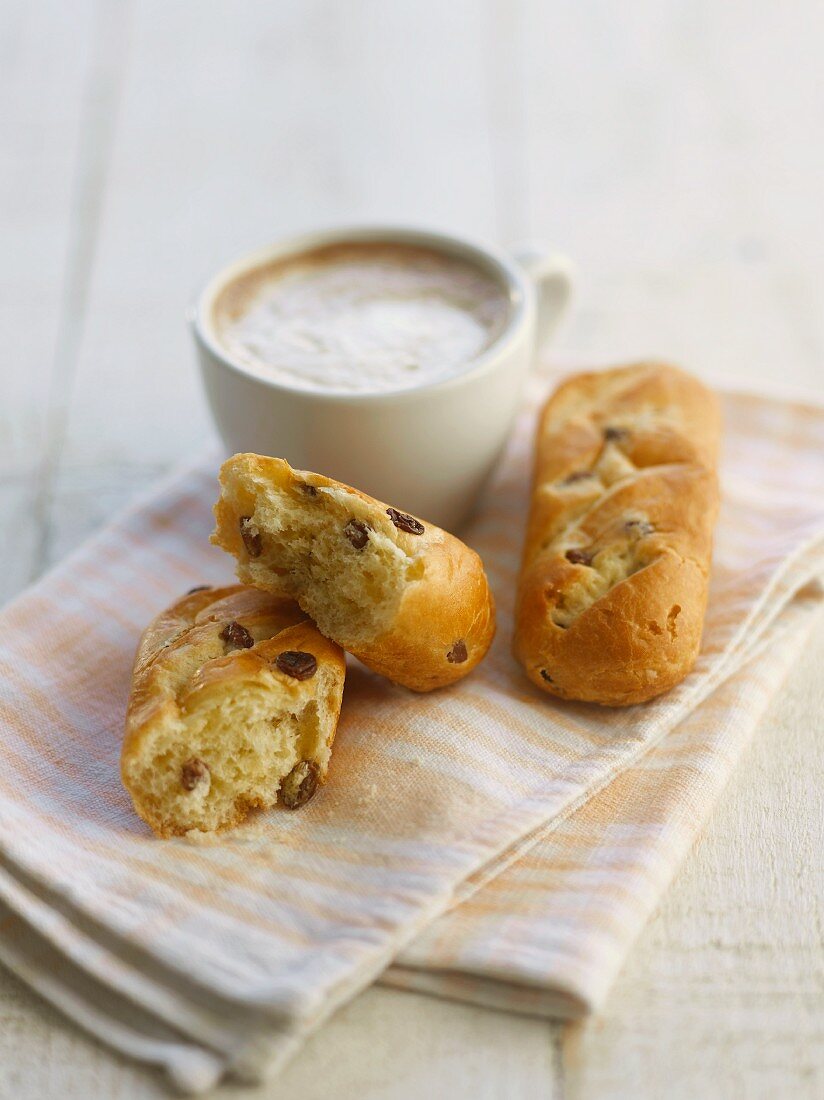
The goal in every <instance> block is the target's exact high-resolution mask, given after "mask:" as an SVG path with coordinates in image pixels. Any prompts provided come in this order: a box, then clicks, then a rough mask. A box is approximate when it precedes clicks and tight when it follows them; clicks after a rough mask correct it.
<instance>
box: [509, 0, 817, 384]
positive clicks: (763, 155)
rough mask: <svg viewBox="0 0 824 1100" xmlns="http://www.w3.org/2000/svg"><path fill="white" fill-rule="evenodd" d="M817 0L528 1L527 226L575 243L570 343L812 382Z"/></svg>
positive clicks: (587, 355)
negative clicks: (767, 0)
mask: <svg viewBox="0 0 824 1100" xmlns="http://www.w3.org/2000/svg"><path fill="white" fill-rule="evenodd" d="M823 35H824V9H822V8H821V6H820V5H816V4H812V3H805V4H797V5H793V6H791V7H790V8H788V7H787V6H786V5H774V4H761V5H756V6H755V7H753V6H752V5H750V4H744V3H741V2H734V3H727V4H721V5H719V4H714V3H712V2H711V0H700V2H697V3H691V4H689V5H686V4H681V3H668V4H661V3H659V2H657V0H641V2H640V3H635V4H633V5H630V6H626V5H624V6H620V7H619V6H614V5H607V4H583V5H561V6H558V5H552V6H549V5H546V4H543V3H541V0H524V17H523V20H522V36H521V54H520V57H521V64H520V65H519V67H518V72H519V73H520V74H522V78H523V80H524V82H525V90H524V94H523V103H524V112H525V121H524V122H523V126H524V129H525V132H526V135H527V146H528V148H527V154H526V161H527V180H526V183H525V187H524V191H523V194H524V196H525V199H526V201H527V203H528V208H529V214H528V221H529V224H530V228H531V232H532V234H533V235H535V236H536V237H538V238H545V239H548V240H550V241H552V242H556V243H558V244H560V245H561V246H562V247H564V248H565V249H567V250H568V251H569V252H570V253H571V254H572V255H573V256H574V257H575V258H576V260H577V261H578V263H579V265H580V270H581V287H580V294H579V297H578V310H577V313H576V315H575V317H574V319H573V323H572V324H570V325H569V326H568V327H567V329H566V330H565V332H564V333H563V336H562V339H563V342H564V346H565V347H566V348H567V349H572V350H574V353H575V354H576V355H578V356H580V357H581V358H582V359H596V360H602V359H604V358H618V359H621V358H631V357H638V356H645V355H656V356H668V357H673V358H675V359H678V360H681V361H683V362H684V363H685V364H687V365H689V366H691V367H692V368H694V369H696V370H699V371H701V372H703V373H705V374H707V375H731V376H733V377H735V378H736V379H738V380H739V381H747V380H749V379H750V378H751V377H752V375H753V373H755V374H756V375H762V376H772V377H776V376H778V377H783V376H785V375H786V373H791V374H792V376H793V378H794V379H795V381H796V382H797V383H798V384H804V385H806V386H808V387H812V386H818V387H819V391H820V392H824V376H822V368H821V358H822V351H824V327H823V326H824V321H823V320H822V318H823V317H824V308H823V307H824V278H822V264H821V256H822V254H824V223H823V222H822V219H820V218H819V217H818V216H817V213H816V211H817V210H818V207H819V205H820V201H821V199H820V196H821V193H822V185H824V154H822V148H821V142H820V140H818V135H820V126H821V117H822V111H824V85H822V82H821V80H820V44H821V41H822V36H823Z"/></svg>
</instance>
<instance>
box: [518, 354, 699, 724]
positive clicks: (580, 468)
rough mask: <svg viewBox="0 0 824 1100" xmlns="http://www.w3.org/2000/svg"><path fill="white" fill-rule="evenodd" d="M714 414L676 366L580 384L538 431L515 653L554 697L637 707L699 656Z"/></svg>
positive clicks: (638, 368)
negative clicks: (635, 705)
mask: <svg viewBox="0 0 824 1100" xmlns="http://www.w3.org/2000/svg"><path fill="white" fill-rule="evenodd" d="M719 435H720V416H719V410H718V403H717V401H716V399H715V397H714V396H713V394H712V393H710V391H709V390H708V389H707V388H706V387H705V386H703V385H702V384H701V383H700V382H699V381H698V380H697V379H695V378H692V377H691V376H690V375H688V374H685V373H684V372H683V371H680V370H678V369H676V368H675V367H670V366H666V365H663V364H659V363H639V364H636V365H632V366H628V367H619V368H616V369H613V370H604V371H599V372H596V373H587V374H578V375H575V376H574V377H572V378H569V379H568V380H567V381H565V382H564V383H563V384H562V385H561V386H560V387H559V389H558V390H557V391H556V392H555V393H554V394H553V396H552V397H551V398H550V399H549V401H548V402H547V404H546V406H545V407H544V410H543V413H542V415H541V418H540V422H539V426H538V433H537V440H536V455H535V475H534V482H533V489H532V504H531V510H530V516H529V523H528V527H527V537H526V544H525V547H524V555H523V562H522V567H521V574H520V580H519V586H518V600H517V607H516V616H515V637H514V652H515V656H516V657H517V658H518V660H519V661H520V662H521V663H522V664H523V666H524V668H525V670H526V672H527V675H528V676H529V678H530V679H531V680H532V681H533V682H534V683H535V684H537V685H538V687H540V688H542V689H543V690H544V691H546V692H549V693H550V694H552V695H558V696H560V697H561V698H564V699H581V700H586V701H589V702H595V703H602V704H607V705H612V706H623V705H626V704H631V703H640V702H643V701H644V700H646V699H651V698H652V697H653V696H656V695H660V694H661V693H662V692H664V691H667V690H668V689H669V688H671V687H673V686H674V685H675V684H677V683H678V682H679V681H680V680H682V679H683V678H684V676H686V674H687V673H688V672H689V671H690V669H691V668H692V666H693V664H694V663H695V659H696V657H697V656H698V651H699V648H700V643H701V631H702V627H703V622H704V612H705V609H706V604H707V589H708V583H709V570H710V557H711V551H712V532H713V526H714V523H715V517H716V514H717V511H718V485H717V478H716V473H715V463H716V455H717V450H718V442H719Z"/></svg>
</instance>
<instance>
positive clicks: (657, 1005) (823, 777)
mask: <svg viewBox="0 0 824 1100" xmlns="http://www.w3.org/2000/svg"><path fill="white" fill-rule="evenodd" d="M822 667H824V621H821V622H819V625H818V629H817V630H816V633H815V635H814V638H813V641H812V644H811V645H810V646H809V647H808V648H807V651H806V653H805V655H804V658H803V660H802V661H801V662H800V663H799V666H798V667H797V668H796V669H795V670H794V671H793V673H792V675H791V677H790V679H789V681H788V683H787V685H786V687H785V689H784V690H783V691H782V692H781V693H780V694H779V695H778V697H777V698H776V700H775V701H774V703H773V704H772V706H771V708H770V710H769V712H768V713H767V715H766V716H765V718H764V721H763V722H762V723H761V725H760V728H759V729H758V731H757V732H756V735H755V740H754V744H753V747H752V749H751V751H750V752H749V754H748V755H747V756H746V757H745V759H744V760H743V761H742V763H741V765H740V766H739V768H738V770H737V771H736V773H735V775H734V777H733V779H732V781H731V783H730V785H729V787H728V789H727V791H726V792H725V794H724V796H723V798H722V799H721V801H720V803H719V805H718V807H717V809H716V811H715V813H714V814H713V817H712V819H711V821H710V824H709V826H708V828H707V831H706V833H705V834H704V836H703V837H702V839H701V840H700V842H699V843H698V845H697V847H696V849H695V850H694V851H693V853H692V854H691V856H690V858H689V860H688V861H687V864H686V865H685V867H684V869H683V870H682V872H681V874H680V875H679V877H678V878H677V880H676V882H675V883H674V885H673V886H672V887H671V888H670V890H669V892H668V894H667V895H666V897H665V898H664V900H663V903H662V905H661V908H660V910H659V912H658V913H657V914H656V916H655V917H654V919H653V920H652V921H651V922H650V924H649V926H648V927H647V928H646V929H645V930H644V932H643V933H642V935H641V937H640V938H639V941H638V943H637V944H636V946H635V948H634V950H633V952H632V954H631V955H630V957H629V959H628V961H627V964H626V967H625V969H624V972H623V973H622V974H621V976H620V977H619V979H618V981H617V983H616V985H615V987H614V989H613V991H612V993H611V996H610V999H609V1001H608V1003H607V1006H606V1009H605V1011H604V1014H603V1016H602V1018H601V1019H598V1020H593V1021H591V1022H589V1023H586V1024H584V1025H582V1026H580V1027H575V1028H570V1029H569V1031H568V1033H567V1035H566V1037H565V1040H564V1046H563V1059H564V1074H565V1079H566V1082H567V1087H568V1094H569V1095H572V1096H575V1097H576V1100H596V1098H597V1100H602V1098H603V1097H610V1098H613V1097H614V1098H616V1100H617V1098H624V1097H626V1098H630V1097H632V1098H635V1097H646V1096H649V1097H659V1096H666V1097H668V1098H669V1100H694V1098H695V1097H706V1098H708V1100H739V1098H740V1097H744V1096H746V1097H747V1100H773V1098H774V1097H779V1096H782V1097H783V1096H792V1097H795V1098H799V1100H817V1098H818V1097H820V1096H821V1095H822V1094H824V1011H822V1009H824V1003H823V1002H824V997H822V983H821V976H822V965H821V963H822V959H821V946H822V929H821V914H822V912H824V877H822V876H824V868H823V867H822V852H824V801H823V800H822V792H823V791H824V739H822V736H821V734H822V717H821V716H822V714H823V713H824V685H822V683H821V675H820V673H821V668H822Z"/></svg>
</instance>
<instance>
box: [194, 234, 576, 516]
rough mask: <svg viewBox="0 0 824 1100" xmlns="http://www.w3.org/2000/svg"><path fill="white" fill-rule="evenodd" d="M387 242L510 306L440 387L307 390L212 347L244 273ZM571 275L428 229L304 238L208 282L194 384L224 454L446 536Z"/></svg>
mask: <svg viewBox="0 0 824 1100" xmlns="http://www.w3.org/2000/svg"><path fill="white" fill-rule="evenodd" d="M344 241H345V242H362V241H388V242H393V243H400V244H410V245H418V246H423V247H428V248H434V249H437V250H438V251H441V252H444V253H446V254H447V255H451V256H459V257H462V258H463V259H466V260H469V261H470V262H472V263H474V264H476V265H477V266H478V267H480V268H481V269H482V270H484V271H486V272H487V273H489V274H491V275H492V276H493V277H495V278H496V279H497V280H498V281H499V282H500V284H501V286H502V288H503V291H504V293H505V294H506V295H507V296H508V298H509V301H510V312H509V318H508V321H507V324H506V326H505V328H504V330H503V331H502V332H501V334H500V336H499V337H498V338H497V340H496V341H495V342H494V343H493V344H492V345H491V346H490V347H489V348H488V349H487V350H486V351H484V352H483V354H481V355H479V356H478V357H477V358H476V359H474V360H473V361H472V362H471V363H470V364H468V365H467V366H466V367H465V368H464V369H462V370H461V371H459V372H458V373H457V374H455V375H453V376H452V377H450V378H447V379H445V380H443V381H439V382H433V383H429V384H424V385H421V386H419V387H416V388H414V389H408V390H401V391H396V392H394V393H392V392H390V393H368V392H367V393H341V392H334V391H331V390H323V391H318V390H308V389H300V388H298V387H297V386H291V385H289V384H288V383H284V382H282V381H278V380H277V379H275V378H272V377H269V376H268V375H267V373H266V370H265V369H264V368H259V367H255V366H252V365H249V364H246V363H240V362H237V361H235V360H233V359H232V357H231V355H230V354H229V353H228V352H227V351H226V349H225V348H224V347H223V346H222V345H221V342H220V339H219V337H218V335H217V333H216V331H215V325H214V316H213V307H214V303H215V300H216V298H217V296H218V295H219V293H220V291H221V290H222V289H223V288H224V287H225V286H226V284H227V283H230V282H232V281H233V280H234V279H236V278H237V277H238V276H239V275H241V274H243V273H244V272H246V271H249V270H251V269H254V268H256V267H260V266H262V265H265V264H267V263H269V262H270V261H272V260H276V259H283V258H285V257H288V256H291V255H299V254H301V253H303V252H308V251H310V250H312V249H315V248H319V247H322V246H324V245H327V244H333V243H340V242H344ZM570 289H571V269H570V264H569V262H568V261H567V260H566V259H565V258H564V257H562V256H558V255H545V254H540V253H536V252H534V251H533V252H527V253H524V254H523V255H521V256H520V257H519V258H518V259H512V258H510V257H508V256H506V255H504V254H503V253H501V252H499V251H498V250H497V249H495V248H490V247H488V246H486V245H478V244H474V243H472V242H470V241H468V240H464V239H462V238H459V237H452V236H448V235H446V234H443V233H436V232H430V231H427V230H420V229H410V228H396V227H391V226H388V227H374V226H373V227H369V228H340V229H334V230H329V231H325V232H317V233H309V234H304V235H302V236H300V237H293V238H291V239H289V240H284V241H280V242H278V243H277V244H274V245H271V246H269V247H267V248H263V249H260V250H258V251H257V252H253V253H251V254H250V255H247V256H244V257H243V258H242V259H239V260H237V261H235V262H234V263H232V264H229V265H228V267H225V268H223V270H221V271H220V272H219V273H218V274H217V275H216V276H215V277H214V278H213V279H211V280H210V281H209V283H207V285H206V286H205V287H204V288H203V290H202V292H201V293H200V295H199V297H198V299H197V301H196V304H195V305H194V307H193V308H192V309H191V310H190V313H189V320H190V323H191V327H192V332H193V335H194V339H195V343H196V345H197V351H198V358H199V361H200V369H201V372H202V376H203V383H204V386H205V388H206V394H207V396H208V399H209V404H210V406H211V410H212V415H213V416H214V419H215V423H216V425H217V428H218V431H219V432H220V435H221V437H222V439H223V442H224V443H225V445H226V447H227V449H228V451H229V453H235V452H238V451H253V452H256V453H257V454H268V455H277V456H278V457H280V458H285V459H286V460H287V461H288V462H290V463H291V464H292V466H294V467H296V468H297V469H302V470H314V471H316V472H317V473H321V474H325V475H326V476H328V477H333V478H335V479H337V480H338V481H343V482H345V483H346V484H347V485H352V486H355V487H356V488H358V489H361V490H362V491H363V492H366V493H369V494H370V495H371V496H374V497H377V498H378V499H379V500H383V501H386V502H387V503H388V504H391V505H393V506H394V507H396V508H399V509H400V510H401V511H404V512H411V513H412V514H413V515H417V516H421V517H422V518H423V519H427V520H429V521H430V522H432V523H435V524H437V525H438V526H440V527H444V528H447V529H449V530H456V529H457V528H458V527H460V525H461V524H462V523H463V522H464V520H465V519H466V518H467V516H468V515H469V513H470V512H471V510H472V507H473V505H474V503H475V501H476V499H477V497H478V494H479V493H480V491H481V489H482V488H483V485H484V483H485V481H486V480H487V478H488V477H489V474H490V473H491V472H492V469H493V468H494V466H495V463H496V461H497V459H498V456H499V455H500V452H501V449H502V448H503V445H504V443H505V441H506V438H507V435H508V434H509V430H510V427H511V425H512V420H513V417H514V415H515V412H516V410H517V408H518V403H519V400H520V396H521V392H522V388H523V384H524V381H525V378H526V376H527V373H528V371H529V369H530V367H531V365H532V363H533V361H534V359H535V353H536V350H537V349H538V347H539V346H540V345H541V344H543V343H544V342H545V341H546V340H547V339H548V337H549V335H550V334H551V332H552V330H553V329H554V328H555V326H556V325H557V323H558V321H559V320H560V318H561V315H562V313H563V312H564V309H565V306H566V304H567V301H568V298H569V294H570Z"/></svg>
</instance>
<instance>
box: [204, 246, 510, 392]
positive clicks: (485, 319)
mask: <svg viewBox="0 0 824 1100" xmlns="http://www.w3.org/2000/svg"><path fill="white" fill-rule="evenodd" d="M509 311H510V301H509V295H508V292H507V290H506V288H505V287H504V285H503V284H502V283H501V282H499V281H497V280H496V279H495V278H493V277H492V275H489V274H487V273H486V272H485V271H484V270H483V269H482V268H481V267H480V266H475V265H474V264H472V263H470V262H468V261H466V260H463V259H460V258H457V257H454V256H451V255H449V254H447V253H446V252H439V251H437V250H436V249H430V248H424V247H419V246H417V245H405V244H391V243H379V242H375V243H351V244H334V245H327V246H324V247H322V248H317V249H314V250H313V251H311V252H304V253H301V254H299V255H297V256H290V257H287V258H286V259H283V260H277V261H274V262H272V263H269V264H266V265H264V266H262V267H259V268H255V269H253V270H251V271H248V272H246V273H245V274H243V275H241V276H239V277H238V278H237V279H235V280H234V281H233V282H231V283H229V284H228V285H227V286H225V287H224V288H223V289H222V290H221V292H220V294H219V295H218V297H217V299H216V301H215V305H214V311H213V318H214V324H215V330H216V333H217V336H218V339H219V341H220V343H221V344H222V345H223V347H224V348H225V350H226V351H227V352H228V354H229V355H230V356H231V357H232V358H233V359H234V360H236V361H238V362H240V363H247V364H249V365H252V366H255V367H257V368H259V369H263V370H264V371H265V372H266V373H267V374H269V375H270V376H271V377H272V378H273V379H275V380H277V381H282V382H284V383H286V384H288V385H292V386H299V387H301V388H305V389H311V390H327V389H328V390H334V391H343V392H350V393H360V392H388V391H393V390H405V389H412V388H414V387H416V386H420V385H423V384H425V383H430V382H438V381H441V380H443V379H445V378H449V377H452V376H453V375H455V374H458V373H460V372H461V370H463V369H464V368H466V367H467V366H469V365H470V364H471V363H472V361H473V360H474V359H476V358H477V357H478V356H479V355H480V354H482V353H483V352H484V351H485V350H486V349H487V348H488V347H490V345H491V344H492V343H494V341H495V340H496V339H497V337H498V336H499V335H500V333H501V332H502V330H503V328H504V326H505V324H506V320H507V318H508V315H509Z"/></svg>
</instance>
